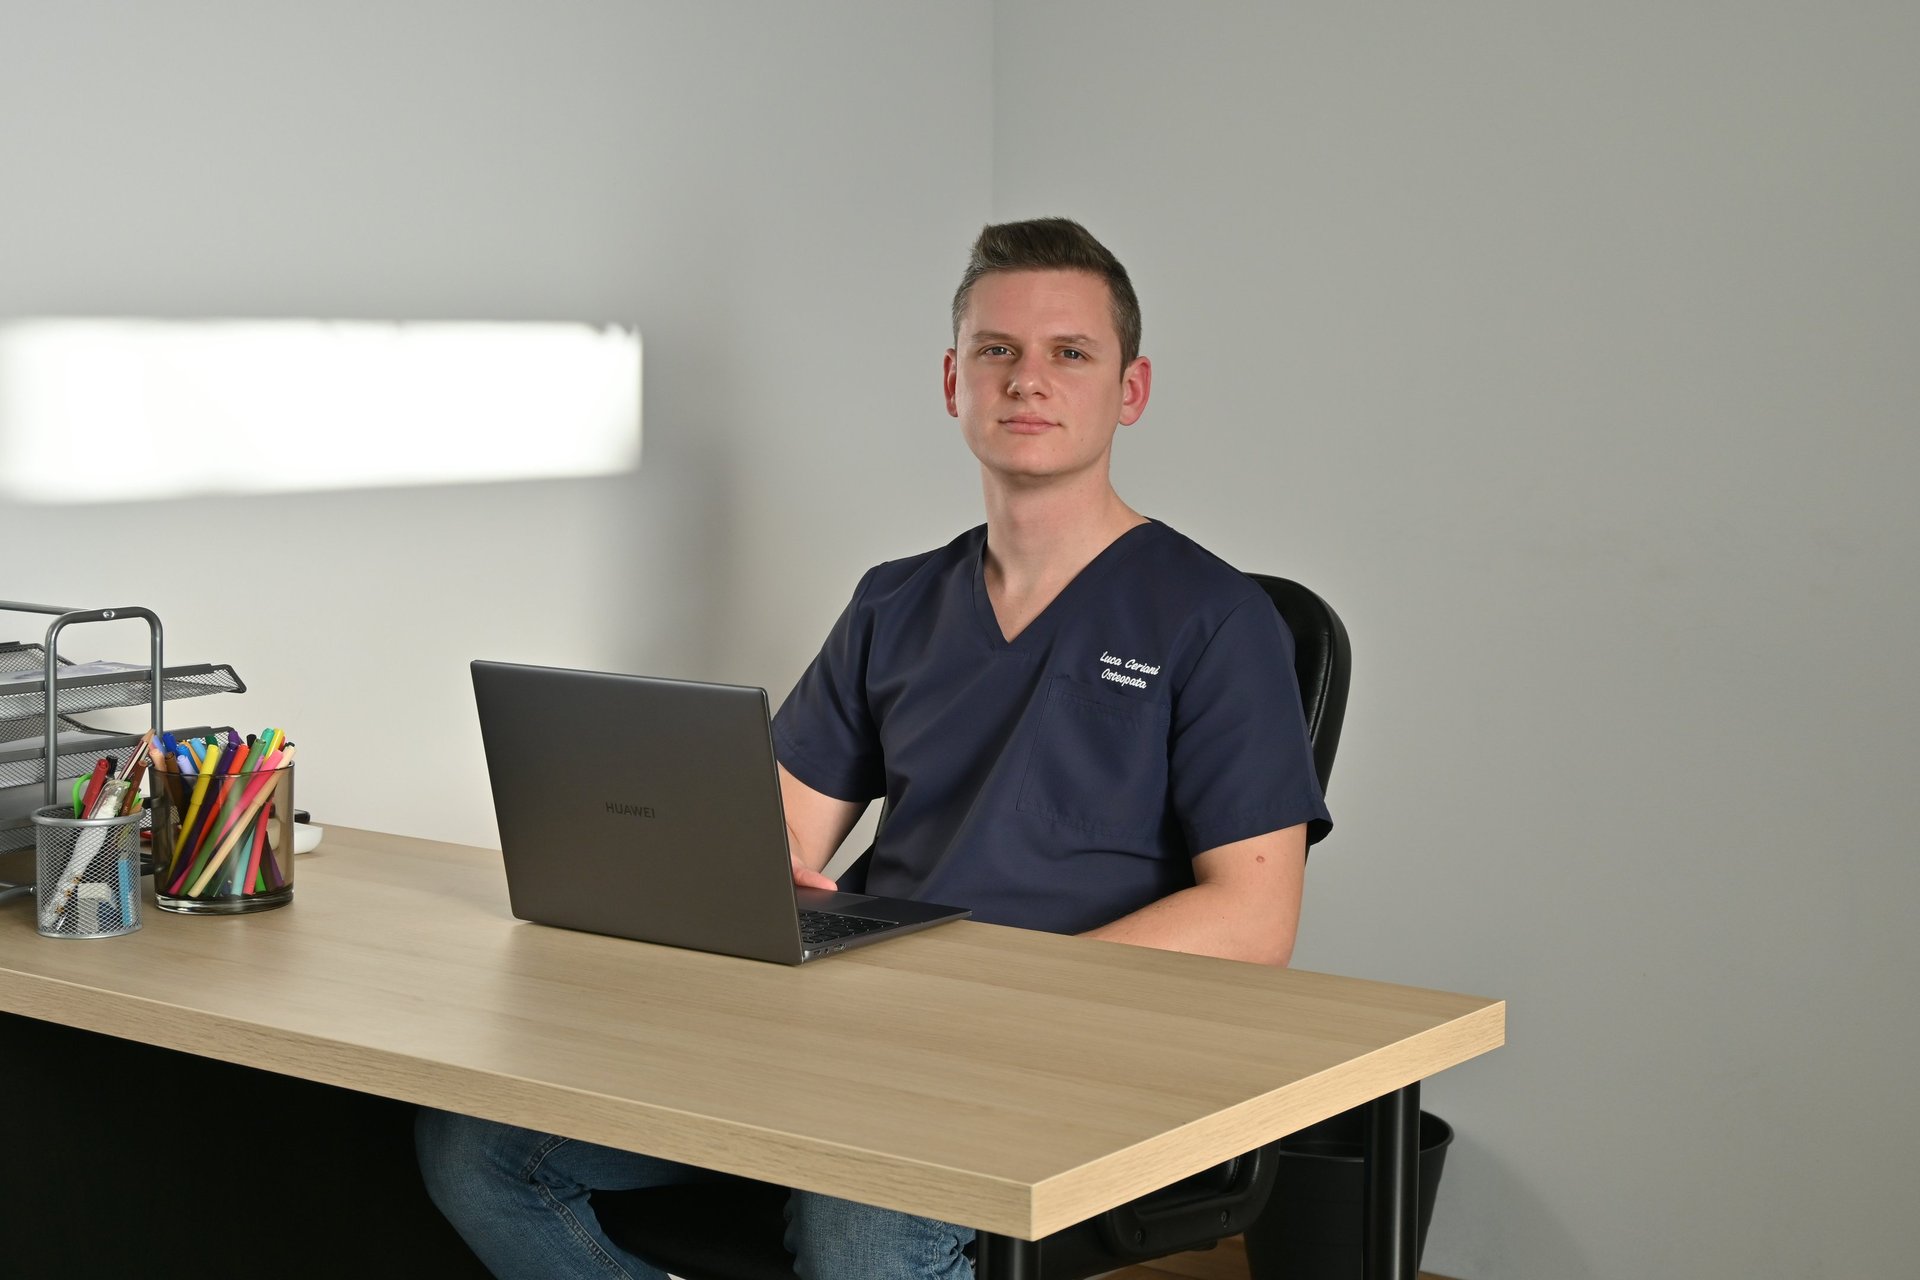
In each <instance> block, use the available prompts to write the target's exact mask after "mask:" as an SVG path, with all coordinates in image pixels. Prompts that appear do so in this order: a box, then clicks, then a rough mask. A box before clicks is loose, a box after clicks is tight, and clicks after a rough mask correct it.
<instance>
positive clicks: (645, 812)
mask: <svg viewBox="0 0 1920 1280" xmlns="http://www.w3.org/2000/svg"><path fill="white" fill-rule="evenodd" d="M607 812H608V813H611V814H613V815H614V816H616V817H620V818H652V817H656V816H658V815H656V814H655V813H654V811H653V806H652V805H650V804H621V803H620V802H619V801H618V800H609V801H607Z"/></svg>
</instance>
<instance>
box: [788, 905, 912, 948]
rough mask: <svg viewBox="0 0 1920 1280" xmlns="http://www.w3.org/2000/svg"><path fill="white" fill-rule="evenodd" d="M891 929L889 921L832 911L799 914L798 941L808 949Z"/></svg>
mask: <svg viewBox="0 0 1920 1280" xmlns="http://www.w3.org/2000/svg"><path fill="white" fill-rule="evenodd" d="M891 928H893V921H891V920H870V919H868V918H867V917H866V916H843V915H838V914H836V913H834V912H832V911H802V912H801V913H800V941H802V942H804V943H805V944H806V945H808V946H810V947H812V946H818V945H820V944H821V943H826V942H838V941H839V940H840V939H842V938H851V937H854V936H855V935H857V934H862V933H872V932H873V931H874V930H876V929H891Z"/></svg>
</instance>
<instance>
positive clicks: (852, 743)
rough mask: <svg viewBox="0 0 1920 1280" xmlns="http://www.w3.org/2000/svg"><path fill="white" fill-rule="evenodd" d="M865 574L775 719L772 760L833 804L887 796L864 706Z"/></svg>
mask: <svg viewBox="0 0 1920 1280" xmlns="http://www.w3.org/2000/svg"><path fill="white" fill-rule="evenodd" d="M875 572H876V570H873V569H869V570H868V571H867V573H866V575H865V576H864V577H862V578H861V579H860V585H859V586H858V587H856V588H855V589H854V593H853V599H852V600H851V601H849V602H848V603H847V607H846V608H845V609H844V610H842V611H841V614H840V619H839V621H838V622H835V623H834V624H833V630H832V631H830V632H828V633H827V640H826V643H825V644H823V645H821V646H820V652H819V654H818V656H816V657H815V658H814V660H813V662H812V664H811V665H809V666H808V667H807V669H806V671H805V672H804V673H802V675H801V676H800V681H799V683H798V684H796V685H794V686H793V692H791V693H789V694H788V695H787V700H786V701H785V702H783V703H781V704H780V711H779V714H778V715H776V716H774V718H773V743H774V754H775V755H776V756H778V757H779V760H780V763H781V764H783V765H785V766H786V767H787V770H788V771H789V772H790V773H792V774H793V776H794V777H796V778H798V779H800V781H802V782H804V783H806V784H807V785H808V786H810V787H812V788H813V789H814V790H815V791H818V792H820V793H822V794H823V795H829V796H832V797H834V798H835V799H837V800H852V801H863V800H872V799H874V798H875V797H877V796H880V795H884V794H885V792H886V774H885V771H884V769H883V768H882V765H881V754H880V735H879V731H878V729H877V727H876V726H875V724H874V721H873V714H872V711H871V710H870V708H869V707H868V705H867V660H868V658H869V656H870V655H871V653H872V649H873V612H872V610H871V609H870V608H868V607H866V604H865V601H866V598H867V589H868V587H869V586H870V585H871V583H872V581H873V575H874V573H875Z"/></svg>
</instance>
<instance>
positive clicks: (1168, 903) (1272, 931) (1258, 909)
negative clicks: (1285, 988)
mask: <svg viewBox="0 0 1920 1280" xmlns="http://www.w3.org/2000/svg"><path fill="white" fill-rule="evenodd" d="M845 836H846V833H845V832H844V831H843V832H841V838H843V839H844V838H845ZM823 865H824V864H823ZM1306 878H1307V826H1306V824H1305V823H1304V822H1303V823H1301V824H1299V825H1298V826H1292V827H1288V828H1287V829H1286V830H1284V831H1269V832H1267V833H1266V834H1265V835H1259V836H1254V837H1252V838H1251V839H1247V840H1236V841H1234V842H1233V843H1232V844H1223V845H1219V846H1217V847H1215V848H1212V849H1209V850H1207V851H1206V852H1205V853H1202V854H1200V855H1198V856H1197V857H1195V858H1194V860H1193V879H1194V885H1193V887H1192V888H1191V889H1182V890H1180V891H1179V892H1178V893H1170V894H1168V895H1167V896H1166V897H1164V898H1161V899H1159V900H1158V901H1156V902H1150V903H1148V904H1147V905H1146V906H1144V907H1142V908H1140V909H1139V910H1138V911H1135V912H1133V913H1131V914H1129V915H1124V916H1121V917H1120V918H1119V919H1118V920H1115V921H1112V922H1111V923H1108V924H1104V925H1101V926H1100V927H1099V928H1098V929H1092V930H1089V931H1088V932H1087V933H1086V934H1085V935H1084V936H1086V937H1089V938H1105V939H1107V940H1108V941H1110V942H1130V943H1133V944H1134V945H1135V946H1141V947H1159V948H1161V949H1163V950H1166V951H1191V952H1194V953H1195V954H1197V955H1208V956H1224V957H1225V958H1227V959H1229V960H1252V961H1254V962H1255V963H1258V964H1275V965H1284V964H1286V963H1287V961H1288V960H1290V959H1292V958H1293V937H1294V932H1295V930H1296V929H1297V928H1298V927H1299V924H1300V895H1301V891H1302V889H1303V888H1304V887H1305V884H1306Z"/></svg>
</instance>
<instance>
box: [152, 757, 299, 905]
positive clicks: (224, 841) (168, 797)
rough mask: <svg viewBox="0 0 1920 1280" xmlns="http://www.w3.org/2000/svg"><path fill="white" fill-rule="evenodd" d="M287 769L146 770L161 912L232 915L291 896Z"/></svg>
mask: <svg viewBox="0 0 1920 1280" xmlns="http://www.w3.org/2000/svg"><path fill="white" fill-rule="evenodd" d="M293 770H294V766H293V765H291V764H288V765H283V766H281V767H280V768H278V769H259V770H255V771H253V772H251V773H232V774H218V775H210V774H200V775H196V776H193V777H187V776H184V775H182V774H178V773H157V774H156V773H149V774H148V775H147V776H148V778H150V779H151V782H150V784H149V785H150V786H151V787H152V790H153V898H154V902H155V904H156V905H158V906H159V908H160V909H161V910H162V911H181V912H186V913H188V914H203V915H233V914H236V913H238V912H243V911H265V910H267V909H268V908H269V907H278V906H284V905H285V904H286V903H288V902H290V901H292V899H293Z"/></svg>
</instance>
